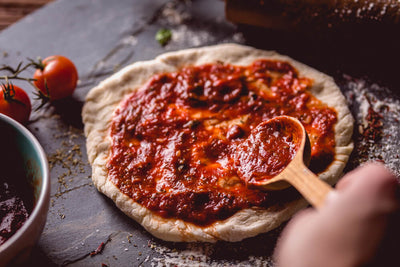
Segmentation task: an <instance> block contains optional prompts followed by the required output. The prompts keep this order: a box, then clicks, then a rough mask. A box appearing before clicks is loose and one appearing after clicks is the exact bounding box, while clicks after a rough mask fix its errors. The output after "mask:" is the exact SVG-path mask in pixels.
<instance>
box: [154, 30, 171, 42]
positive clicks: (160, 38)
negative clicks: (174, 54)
mask: <svg viewBox="0 0 400 267" xmlns="http://www.w3.org/2000/svg"><path fill="white" fill-rule="evenodd" d="M171 37H172V32H171V30H169V29H160V30H158V32H157V33H156V40H157V42H159V43H160V45H162V46H164V45H166V44H167V43H168V42H169V41H170V40H171Z"/></svg>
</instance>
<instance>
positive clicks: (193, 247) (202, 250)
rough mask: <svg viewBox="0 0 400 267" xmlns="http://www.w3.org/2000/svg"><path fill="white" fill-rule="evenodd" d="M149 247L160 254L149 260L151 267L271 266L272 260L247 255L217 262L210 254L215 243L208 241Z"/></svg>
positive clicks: (213, 249)
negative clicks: (242, 257)
mask: <svg viewBox="0 0 400 267" xmlns="http://www.w3.org/2000/svg"><path fill="white" fill-rule="evenodd" d="M151 248H152V249H153V250H154V251H156V252H157V253H159V254H160V255H162V256H161V257H154V258H153V259H152V262H151V266H153V267H161V266H163V267H164V266H168V267H169V266H171V267H172V266H177V267H189V266H198V267H208V266H211V267H219V266H233V265H234V266H242V267H253V266H264V267H272V266H273V261H272V259H271V258H270V257H256V256H249V257H248V258H247V259H245V260H242V261H238V260H233V261H229V260H221V259H219V260H218V262H216V261H213V260H212V255H213V253H214V252H215V244H210V243H189V244H187V246H186V248H185V249H182V250H178V249H171V248H167V247H163V246H159V245H151Z"/></svg>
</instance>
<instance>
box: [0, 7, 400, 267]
mask: <svg viewBox="0 0 400 267" xmlns="http://www.w3.org/2000/svg"><path fill="white" fill-rule="evenodd" d="M161 27H167V28H170V29H172V30H173V38H172V41H171V42H170V43H169V44H168V45H167V46H165V47H162V46H160V45H159V44H158V43H157V42H156V41H155V40H154V36H155V33H156V32H157V30H158V29H160V28H161ZM315 34H316V33H307V34H293V35H292V34H287V33H285V32H274V31H264V30H261V29H254V28H249V27H240V28H237V27H236V26H234V25H232V24H230V23H229V22H227V21H226V20H225V17H224V2H223V1H216V0H201V1H195V0H193V1H178V0H175V1H174V0H152V1H144V0H118V1H109V0H91V1H87V0H74V1H71V0H69V1H68V0H58V1H56V2H54V3H52V4H50V5H48V6H46V7H44V8H42V9H40V10H39V11H37V12H35V13H34V14H32V15H30V16H28V17H26V18H25V19H23V20H22V21H20V22H19V23H17V24H15V25H13V26H12V27H10V28H8V29H6V30H4V31H3V32H1V33H0V60H1V63H2V64H10V65H13V66H16V64H18V62H19V61H21V60H26V58H27V57H30V58H34V57H36V56H41V57H43V58H44V57H46V56H49V55H53V54H61V55H65V56H67V57H69V58H70V59H71V60H73V61H74V62H75V64H76V66H77V68H78V72H79V76H80V83H79V85H78V88H77V90H76V92H75V93H74V95H73V97H72V98H71V99H66V100H65V101H63V102H60V103H57V104H56V105H53V106H50V107H47V109H43V110H41V111H35V112H33V114H32V116H31V122H30V123H29V125H28V128H29V129H30V130H31V131H32V133H33V134H34V135H35V136H36V137H37V138H38V139H39V141H40V143H41V144H42V145H43V147H44V149H45V151H46V153H47V155H48V158H49V162H50V166H51V177H52V178H51V179H52V185H51V191H52V196H51V205H50V211H49V214H48V220H47V224H46V227H45V229H44V232H43V235H42V237H41V239H40V241H39V243H38V245H37V247H35V249H34V253H33V256H32V258H31V259H30V261H29V263H28V265H36V266H53V265H71V266H101V265H102V264H105V265H108V266H174V265H175V264H178V265H179V264H180V265H182V266H192V265H197V266H209V265H214V266H220V265H221V266H223V265H240V266H269V265H272V261H271V254H272V251H273V249H274V246H275V242H276V238H277V236H278V235H279V233H280V231H281V228H279V229H277V230H275V231H272V232H271V233H268V234H264V235H260V236H258V237H255V238H250V239H248V240H245V241H243V242H238V243H226V242H219V243H217V244H184V243H168V242H163V241H160V240H158V239H156V238H154V237H152V236H151V235H149V234H148V233H147V232H146V231H145V230H144V229H143V228H142V227H141V226H140V225H138V224H137V223H135V222H134V221H132V220H130V219H129V218H127V217H126V216H125V215H124V214H122V213H121V212H120V211H119V210H118V209H117V208H115V206H114V204H113V203H112V202H111V201H110V200H108V199H107V198H106V197H104V196H103V195H101V194H100V193H98V192H97V190H96V189H95V188H94V187H93V185H92V183H91V169H90V166H89V164H88V161H87V156H86V150H85V139H84V135H83V125H82V122H81V116H80V113H81V108H82V105H83V102H84V98H85V96H86V94H87V92H88V91H89V90H90V88H92V87H93V86H94V85H95V84H97V83H98V82H99V81H100V80H102V79H104V78H105V77H107V76H108V75H110V74H111V73H113V72H115V71H116V70H118V69H120V68H121V67H122V66H124V65H127V64H129V63H132V62H135V61H139V60H146V59H152V58H154V57H155V56H156V55H158V54H160V53H163V52H165V51H170V50H178V49H183V48H188V47H196V46H203V45H209V44H216V43H221V42H236V43H247V44H250V45H254V46H256V47H261V48H266V49H275V50H277V51H279V52H281V53H284V54H289V55H290V56H292V57H295V58H297V59H299V60H301V61H303V62H305V63H308V64H310V65H312V66H314V67H317V68H319V69H321V70H323V71H326V72H328V73H329V74H331V75H334V76H335V77H336V78H337V80H338V81H339V82H340V83H341V84H342V89H343V90H344V91H345V92H346V91H349V90H351V89H349V88H348V86H347V87H346V79H344V78H343V75H342V74H343V72H346V73H347V74H350V75H354V76H355V77H363V76H364V75H368V77H369V79H372V80H373V81H379V82H382V83H383V84H384V85H386V84H387V85H388V86H389V90H391V91H389V92H394V95H396V94H397V93H398V90H397V89H396V88H397V85H398V84H399V83H398V79H395V78H393V76H395V75H393V74H394V71H392V69H391V68H389V71H383V70H382V68H383V67H382V66H383V63H384V62H386V61H381V60H380V58H379V57H377V56H376V53H380V54H382V53H384V54H385V55H386V56H388V55H390V56H391V57H390V58H392V59H393V60H395V59H396V58H398V53H397V54H393V51H395V50H396V45H395V44H396V43H395V44H393V43H389V42H387V43H386V44H385V48H386V49H381V48H379V47H376V46H375V44H376V42H372V41H371V40H375V38H372V39H371V38H365V35H364V39H360V40H358V39H357V40H358V41H357V42H356V43H354V42H353V41H354V40H353V39H354V38H353V39H352V38H351V36H350V38H349V37H348V36H347V37H346V38H348V39H345V38H339V39H337V38H334V37H332V35H329V36H331V37H330V38H328V39H325V37H324V36H318V38H316V36H315ZM316 39H319V41H316ZM365 39H367V40H365ZM375 41H376V40H375ZM371 42H372V43H373V44H372V45H371ZM359 44H361V45H359ZM386 58H387V57H386ZM374 62H378V63H379V65H378V67H376V66H377V64H373V63H374ZM381 63H382V64H381ZM385 64H386V65H387V63H385ZM386 65H385V66H386ZM386 69H387V68H384V70H386ZM30 74H32V73H30ZM30 74H29V73H28V74H27V75H30ZM397 77H398V75H397ZM16 84H18V85H22V86H24V87H25V88H29V86H27V85H26V84H24V83H22V82H17V83H16ZM30 94H31V95H32V91H30ZM38 104H39V103H38V102H37V101H34V106H37V105H38ZM397 145H398V142H397ZM357 164H358V162H357V161H353V163H352V164H350V167H349V168H350V169H351V168H353V167H354V166H356V165H357ZM397 166H398V165H397ZM102 243H103V244H104V249H103V250H102V252H101V253H100V254H97V255H90V253H91V252H92V251H94V250H96V249H97V248H98V247H99V246H100V245H101V244H102Z"/></svg>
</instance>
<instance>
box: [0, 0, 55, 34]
mask: <svg viewBox="0 0 400 267" xmlns="http://www.w3.org/2000/svg"><path fill="white" fill-rule="evenodd" d="M52 1H54V0H0V31H1V30H3V29H4V28H6V27H8V26H9V25H11V24H13V23H14V22H16V21H18V20H19V19H21V18H22V17H24V16H26V15H28V14H29V13H31V12H33V11H34V10H36V9H38V8H40V7H41V6H43V5H45V4H47V3H48V2H52Z"/></svg>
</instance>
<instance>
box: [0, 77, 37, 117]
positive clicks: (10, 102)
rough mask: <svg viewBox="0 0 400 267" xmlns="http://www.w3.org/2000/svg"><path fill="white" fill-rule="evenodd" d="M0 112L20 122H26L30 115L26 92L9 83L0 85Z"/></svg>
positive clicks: (29, 103) (30, 107) (30, 108)
mask: <svg viewBox="0 0 400 267" xmlns="http://www.w3.org/2000/svg"><path fill="white" fill-rule="evenodd" d="M0 88H1V91H0V113H3V114H5V115H7V116H9V117H11V118H13V119H14V120H16V121H18V122H20V123H26V122H28V120H29V116H30V115H31V110H32V106H31V101H30V99H29V96H28V94H27V93H26V92H25V91H24V90H23V89H21V88H20V87H18V86H16V85H13V84H11V83H7V84H3V85H1V86H0Z"/></svg>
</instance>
